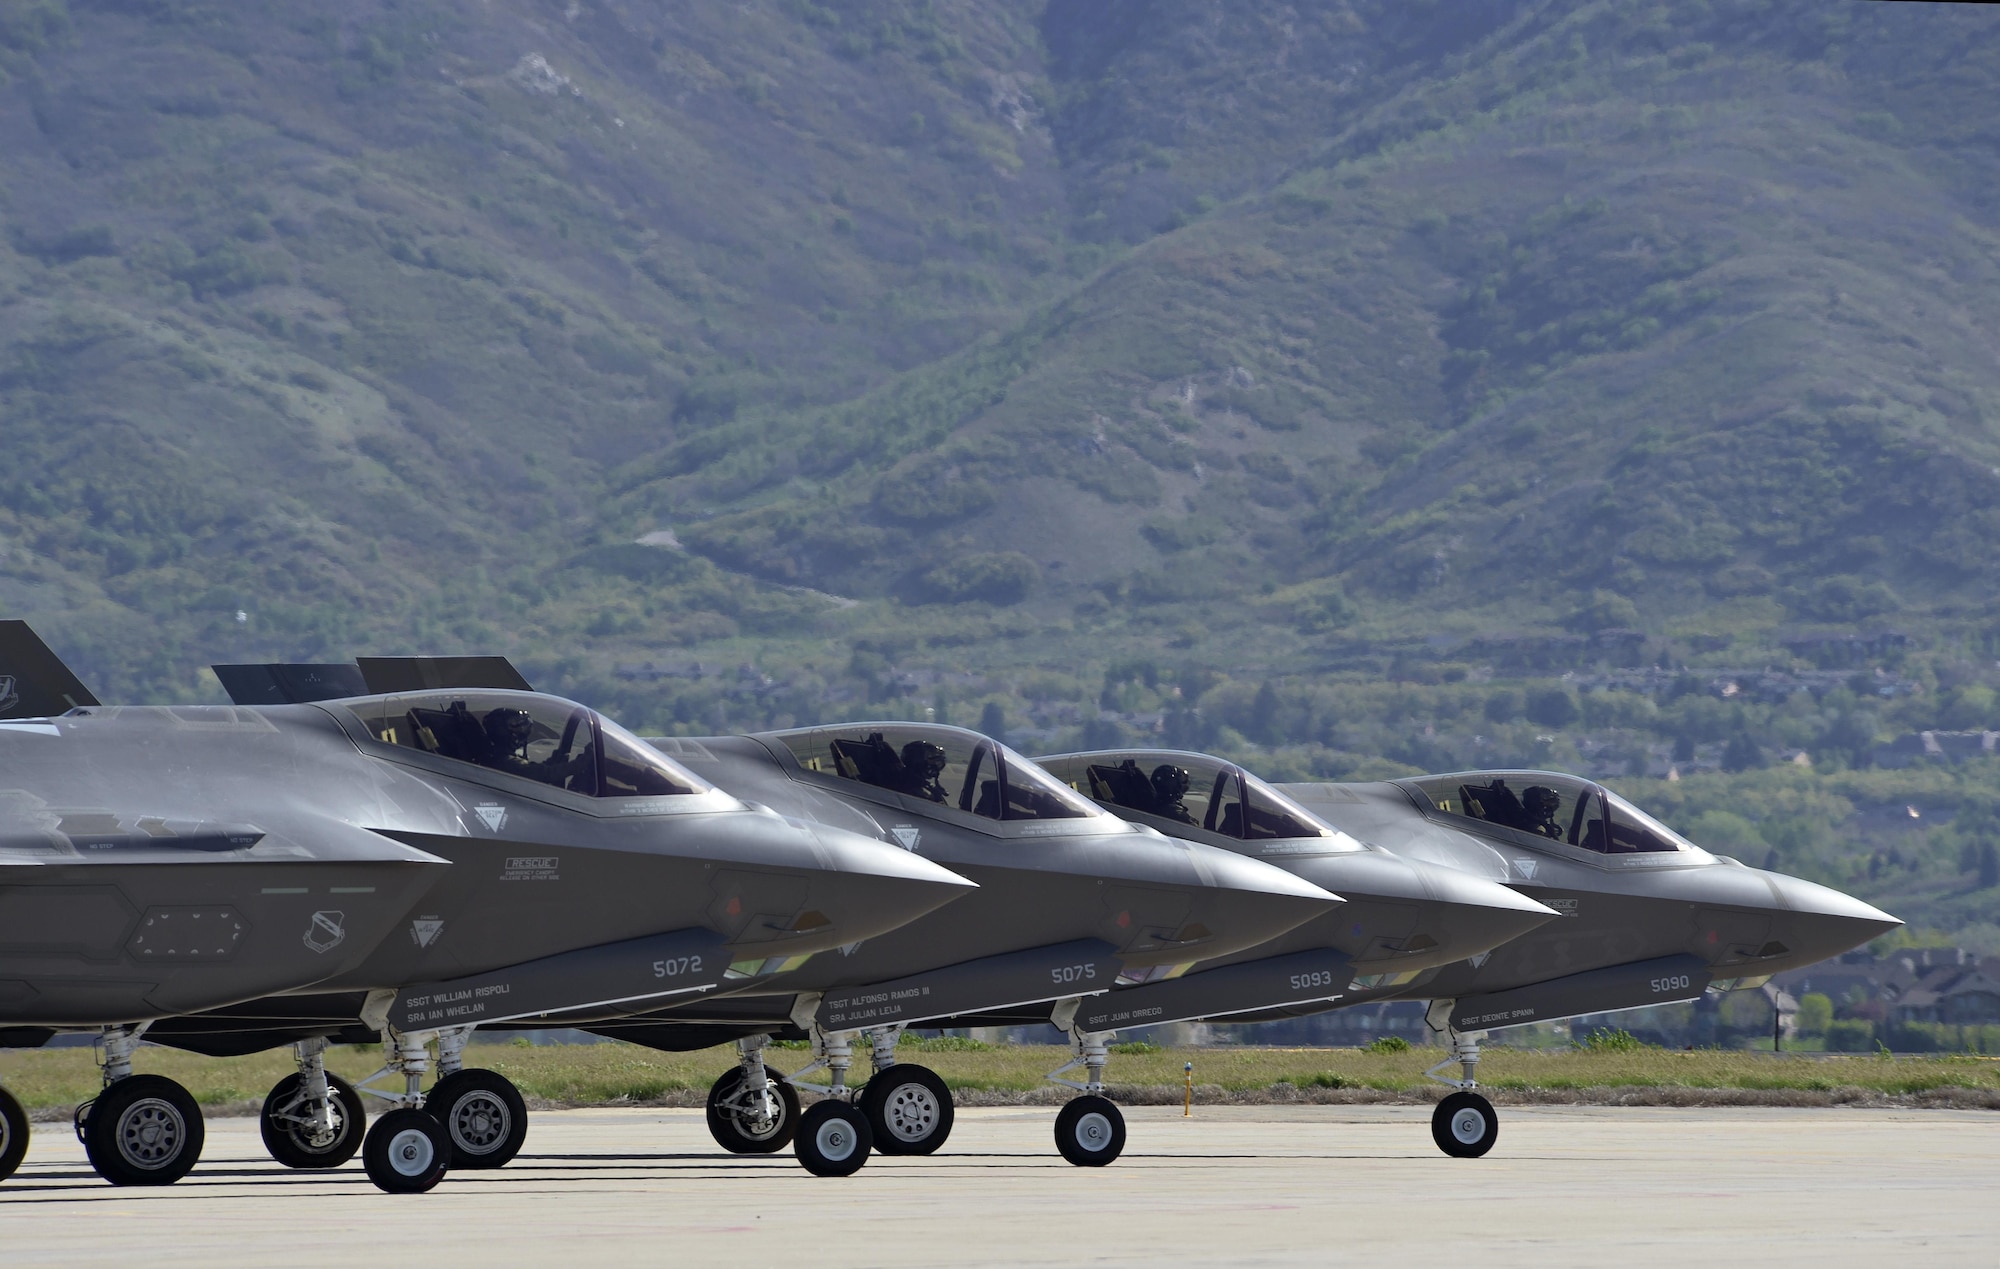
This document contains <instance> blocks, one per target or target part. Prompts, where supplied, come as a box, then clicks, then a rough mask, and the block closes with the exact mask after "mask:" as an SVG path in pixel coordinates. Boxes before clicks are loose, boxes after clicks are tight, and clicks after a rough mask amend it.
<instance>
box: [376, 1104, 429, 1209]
mask: <svg viewBox="0 0 2000 1269" xmlns="http://www.w3.org/2000/svg"><path fill="white" fill-rule="evenodd" d="M361 1162H362V1165H363V1166H364V1167H366V1168H367V1169H368V1179H369V1180H371V1181H373V1182H374V1183H375V1185H376V1187H377V1188H378V1189H383V1190H387V1191H388V1192H389V1193H391V1194H422V1193H423V1192H424V1191H426V1190H429V1189H431V1188H433V1187H434V1186H436V1185H437V1183H438V1182H439V1181H442V1180H444V1174H445V1169H446V1168H448V1167H450V1166H451V1134H449V1133H447V1132H446V1131H445V1129H444V1125H443V1124H441V1123H439V1122H438V1121H437V1120H435V1119H433V1118H431V1115H430V1112H429V1111H426V1110H413V1109H410V1108H409V1107H404V1108H402V1109H400V1110H392V1111H390V1112H389V1113H388V1114H386V1115H384V1116H382V1117H381V1118H380V1119H377V1120H376V1121H375V1126H374V1127H373V1128H370V1129H369V1130H368V1139H367V1140H366V1141H364V1142H363V1143H362V1145H361Z"/></svg>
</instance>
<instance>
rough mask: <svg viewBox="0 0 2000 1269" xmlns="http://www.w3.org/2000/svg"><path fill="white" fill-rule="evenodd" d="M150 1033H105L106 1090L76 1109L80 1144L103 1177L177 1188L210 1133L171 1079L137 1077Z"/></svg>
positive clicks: (129, 1030)
mask: <svg viewBox="0 0 2000 1269" xmlns="http://www.w3.org/2000/svg"><path fill="white" fill-rule="evenodd" d="M145 1030H146V1025H145V1024H143V1023H142V1024H140V1025H139V1026H136V1027H106V1028H105V1029H104V1040H103V1045H104V1049H103V1052H104V1057H103V1070H104V1091H103V1092H101V1093H99V1094H98V1095H97V1097H96V1099H95V1100H93V1101H88V1102H85V1103H84V1104H83V1105H81V1106H79V1107H77V1108H76V1135H77V1139H78V1140H79V1141H81V1142H83V1150H84V1153H85V1154H86V1155H88V1156H89V1158H90V1166H91V1167H92V1168H94V1169H95V1170H96V1172H97V1175H99V1176H101V1177H103V1178H104V1179H105V1180H107V1181H109V1182H111V1184H113V1185H172V1184H173V1183H174V1182H175V1181H178V1180H180V1179H181V1178H182V1177H184V1176H186V1175H187V1174H188V1172H189V1170H190V1169H192V1168H193V1167H194V1165H195V1162H196V1161H197V1160H199V1159H200V1158H201V1145H202V1140H203V1137H204V1135H205V1131H204V1126H203V1124H202V1118H201V1108H200V1107H199V1106H197V1105H195V1100H194V1097H193V1096H192V1095H191V1094H189V1092H188V1091H187V1090H186V1089H185V1088H182V1087H181V1086H180V1085H179V1084H176V1083H175V1082H174V1081H172V1080H170V1079H167V1078H166V1077H165V1076H161V1075H134V1074H132V1053H133V1051H134V1050H135V1049H137V1048H138V1047H139V1037H140V1036H142V1035H143V1034H145ZM12 1100H13V1099H12V1098H9V1099H8V1101H9V1102H11V1101H12ZM14 1109H16V1110H18V1109H19V1107H15V1108H14ZM22 1126H23V1127H24V1128H25V1126H26V1124H25V1120H24V1122H23V1125H22ZM21 1136H22V1141H21V1146H20V1149H22V1150H25V1149H26V1148H27V1141H26V1133H25V1132H24V1133H22V1134H21ZM15 1162H16V1163H18V1162H19V1158H18V1157H16V1159H15ZM9 1170H11V1169H9Z"/></svg>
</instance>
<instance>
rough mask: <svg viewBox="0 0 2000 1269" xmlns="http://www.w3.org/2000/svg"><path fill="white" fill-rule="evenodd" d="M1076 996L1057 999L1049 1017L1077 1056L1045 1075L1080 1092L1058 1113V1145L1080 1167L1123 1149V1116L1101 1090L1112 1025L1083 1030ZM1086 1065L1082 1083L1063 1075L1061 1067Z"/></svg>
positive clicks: (1097, 1165)
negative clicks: (1066, 1036) (1078, 1023)
mask: <svg viewBox="0 0 2000 1269" xmlns="http://www.w3.org/2000/svg"><path fill="white" fill-rule="evenodd" d="M1077 1003H1078V1002H1077V1001H1075V1000H1066V1001H1064V1002H1062V1004H1060V1005H1058V1006H1057V1008H1056V1011H1055V1014H1054V1015H1053V1017H1052V1021H1054V1022H1055V1024H1056V1025H1057V1026H1058V1027H1060V1028H1061V1029H1062V1030H1064V1031H1065V1032H1067V1033H1068V1034H1069V1040H1070V1046H1071V1049H1072V1051H1073V1052H1074V1053H1075V1055H1076V1056H1074V1057H1072V1058H1071V1059H1070V1060H1069V1061H1067V1062H1065V1063H1063V1064H1062V1065H1061V1066H1059V1067H1057V1068H1056V1069H1055V1070H1053V1071H1051V1072H1049V1074H1048V1078H1049V1079H1050V1080H1052V1081H1054V1082H1055V1083H1057V1084H1061V1085H1063V1086H1065V1087H1067V1088H1073V1089H1076V1090H1077V1091H1078V1092H1080V1093H1082V1094H1083V1096H1081V1097H1072V1098H1071V1099H1070V1100H1069V1101H1067V1102H1064V1103H1063V1108H1062V1110H1061V1111H1060V1112H1059V1113H1058V1114H1057V1115H1056V1149H1057V1150H1059V1151H1061V1152H1062V1157H1063V1158H1065V1159H1068V1160H1069V1161H1070V1162H1071V1163H1074V1164H1075V1165H1076V1166H1077V1167H1079V1168H1101V1167H1103V1166H1104V1165H1106V1164H1108V1163H1110V1162H1112V1161H1113V1160H1115V1159H1116V1158H1117V1157H1118V1156H1119V1155H1121V1154H1123V1153H1124V1152H1125V1116H1124V1115H1123V1114H1122V1113H1120V1111H1119V1109H1118V1107H1117V1106H1116V1105H1114V1104H1113V1103H1112V1101H1111V1099H1110V1098H1108V1097H1106V1096H1105V1095H1104V1068H1105V1065H1106V1064H1107V1063H1108V1062H1109V1061H1110V1050H1109V1048H1108V1047H1107V1046H1108V1044H1109V1041H1110V1039H1111V1037H1112V1036H1113V1035H1114V1034H1116V1033H1115V1032H1111V1031H1081V1030H1078V1029H1077V1027H1076V1025H1075V1018H1076V1006H1077ZM1079 1066H1080V1067H1082V1068H1084V1078H1083V1082H1082V1083H1078V1082H1077V1081H1076V1080H1066V1079H1064V1078H1063V1077H1062V1075H1063V1072H1064V1071H1073V1070H1075V1069H1076V1068H1077V1067H1079Z"/></svg>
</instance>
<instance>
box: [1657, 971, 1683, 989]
mask: <svg viewBox="0 0 2000 1269" xmlns="http://www.w3.org/2000/svg"><path fill="white" fill-rule="evenodd" d="M1689 986H1690V984H1689V982H1688V976H1687V975H1686V974H1670V975H1668V976H1667V977H1665V978H1655V979H1654V980H1653V990H1654V991H1656V992H1662V991H1686V990H1687V989H1688V987H1689Z"/></svg>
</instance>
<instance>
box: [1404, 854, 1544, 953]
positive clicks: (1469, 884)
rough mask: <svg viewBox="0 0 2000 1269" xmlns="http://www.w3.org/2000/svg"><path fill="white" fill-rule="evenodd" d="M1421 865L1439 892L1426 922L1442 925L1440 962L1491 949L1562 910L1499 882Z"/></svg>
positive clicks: (1438, 935)
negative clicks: (1431, 913)
mask: <svg viewBox="0 0 2000 1269" xmlns="http://www.w3.org/2000/svg"><path fill="white" fill-rule="evenodd" d="M1417 867H1418V869H1419V870H1420V872H1421V873H1422V875H1423V879H1424V882H1425V884H1426V885H1427V886H1428V887H1429V888H1430V890H1431V893H1432V896H1433V900H1432V902H1433V904H1434V905H1435V906H1434V909H1433V911H1434V914H1435V915H1434V916H1433V917H1431V918H1430V919H1428V920H1427V921H1426V922H1425V924H1426V926H1427V927H1428V926H1435V927H1436V928H1435V929H1433V930H1432V931H1431V937H1433V938H1435V939H1436V940H1437V941H1438V952H1437V958H1438V963H1439V964H1450V963H1451V962H1453V961H1462V960H1465V959H1467V958H1469V957H1473V956H1477V955H1479V954H1480V953H1481V952H1490V951H1492V950H1493V949H1494V948H1496V947H1499V946H1500V945H1501V944H1502V943H1507V942H1511V941H1513V940H1514V939H1517V938H1519V937H1520V936H1521V935H1523V934H1526V933H1527V932H1528V931H1530V930H1533V929H1536V928H1537V927H1539V926H1541V925H1543V924H1545V923H1547V922H1549V921H1553V920H1555V919H1556V917H1558V916H1560V915H1561V914H1560V913H1558V912H1557V911H1556V910H1555V909H1554V908H1551V907H1549V906H1548V905H1546V904H1544V903H1540V902H1538V901H1536V900H1534V899H1531V898H1529V897H1528V896H1527V895H1524V894H1521V893H1520V892H1519V891H1516V890H1510V889H1508V888H1507V887H1506V886H1503V885H1501V884H1500V883H1499V882H1497V881H1488V880H1487V879H1486V878H1484V877H1475V876H1473V875H1472V874H1470V873H1463V872H1458V871H1457V870H1455V869H1450V868H1440V867H1437V866H1435V865H1431V864H1419V865H1417Z"/></svg>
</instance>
